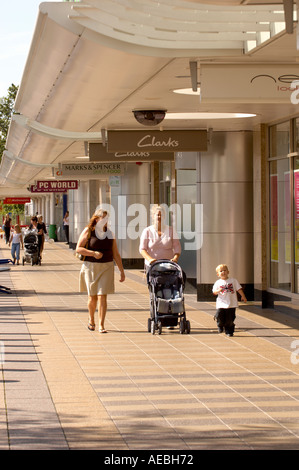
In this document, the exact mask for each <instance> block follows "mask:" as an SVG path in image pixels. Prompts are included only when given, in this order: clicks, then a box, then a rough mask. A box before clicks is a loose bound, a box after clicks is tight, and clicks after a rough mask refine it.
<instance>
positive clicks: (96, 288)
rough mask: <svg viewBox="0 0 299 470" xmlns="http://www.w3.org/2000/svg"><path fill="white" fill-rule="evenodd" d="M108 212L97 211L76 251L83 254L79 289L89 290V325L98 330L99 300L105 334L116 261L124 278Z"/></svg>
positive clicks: (100, 317) (100, 328)
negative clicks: (109, 226)
mask: <svg viewBox="0 0 299 470" xmlns="http://www.w3.org/2000/svg"><path fill="white" fill-rule="evenodd" d="M107 222H108V214H107V212H106V211H104V210H102V209H98V210H96V212H95V213H94V214H93V216H92V217H91V219H90V221H89V224H88V226H87V227H85V229H84V230H83V232H82V233H81V235H80V237H79V240H78V243H77V247H76V252H77V253H79V254H81V255H82V256H84V257H85V258H84V262H83V264H82V268H81V271H80V282H79V287H80V292H87V293H88V311H89V323H88V328H89V329H90V330H92V331H93V330H95V318H94V316H95V311H96V308H97V303H98V301H99V332H100V333H106V330H105V318H106V312H107V295H108V294H112V293H114V261H115V263H116V264H117V267H118V269H119V271H120V282H123V281H124V280H125V272H124V268H123V265H122V260H121V257H120V254H119V252H118V248H117V244H116V240H115V238H114V235H113V233H112V232H111V231H110V230H109V229H108V227H107Z"/></svg>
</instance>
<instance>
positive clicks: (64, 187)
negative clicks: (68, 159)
mask: <svg viewBox="0 0 299 470" xmlns="http://www.w3.org/2000/svg"><path fill="white" fill-rule="evenodd" d="M78 186H79V183H78V181H77V180H66V181H61V180H49V181H37V182H36V184H35V185H32V186H31V187H30V191H31V192H32V193H59V192H62V193H63V192H66V191H68V190H69V189H78Z"/></svg>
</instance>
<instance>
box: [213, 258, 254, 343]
mask: <svg viewBox="0 0 299 470" xmlns="http://www.w3.org/2000/svg"><path fill="white" fill-rule="evenodd" d="M216 273H217V276H218V277H219V278H220V279H218V281H216V282H215V284H214V286H213V294H214V295H217V300H216V315H215V320H216V321H217V326H218V332H219V333H222V332H223V329H224V331H225V333H226V335H227V336H233V335H234V331H235V324H234V320H235V318H236V308H237V307H238V298H237V292H239V294H240V295H241V299H242V300H243V302H247V299H246V297H245V295H244V292H243V289H242V287H241V285H240V284H239V282H238V281H237V279H234V278H231V277H229V276H228V275H229V270H228V267H227V265H226V264H219V266H217V268H216Z"/></svg>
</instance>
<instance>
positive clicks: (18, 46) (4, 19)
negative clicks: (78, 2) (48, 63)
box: [0, 0, 61, 97]
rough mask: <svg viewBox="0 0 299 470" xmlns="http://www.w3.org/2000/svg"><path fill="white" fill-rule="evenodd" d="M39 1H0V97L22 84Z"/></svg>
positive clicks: (40, 0) (40, 1)
mask: <svg viewBox="0 0 299 470" xmlns="http://www.w3.org/2000/svg"><path fill="white" fill-rule="evenodd" d="M47 1H54V0H47ZM56 1H61V0H56ZM41 3H42V0H1V15H0V97H3V96H7V90H8V88H9V87H10V85H11V84H12V83H14V84H15V85H20V83H21V79H22V75H23V71H24V68H25V64H26V60H27V56H28V53H29V49H30V44H31V40H32V37H33V33H34V30H35V25H36V21H37V17H38V11H39V5H40V4H41Z"/></svg>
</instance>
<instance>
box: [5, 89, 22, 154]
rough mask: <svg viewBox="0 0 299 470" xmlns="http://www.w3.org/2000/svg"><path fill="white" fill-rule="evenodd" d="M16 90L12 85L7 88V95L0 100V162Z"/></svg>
mask: <svg viewBox="0 0 299 470" xmlns="http://www.w3.org/2000/svg"><path fill="white" fill-rule="evenodd" d="M18 88H19V87H17V86H16V85H14V84H13V83H12V84H11V85H10V87H9V88H8V95H7V96H4V97H3V98H0V160H1V158H2V154H3V152H4V150H5V145H6V139H7V134H8V128H9V125H10V121H11V115H12V112H13V107H14V103H15V99H16V96H17V92H18Z"/></svg>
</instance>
